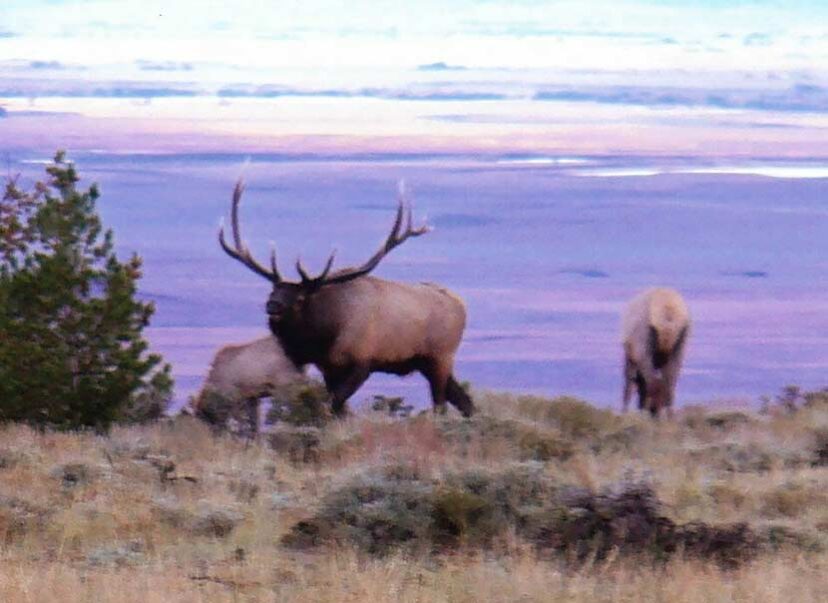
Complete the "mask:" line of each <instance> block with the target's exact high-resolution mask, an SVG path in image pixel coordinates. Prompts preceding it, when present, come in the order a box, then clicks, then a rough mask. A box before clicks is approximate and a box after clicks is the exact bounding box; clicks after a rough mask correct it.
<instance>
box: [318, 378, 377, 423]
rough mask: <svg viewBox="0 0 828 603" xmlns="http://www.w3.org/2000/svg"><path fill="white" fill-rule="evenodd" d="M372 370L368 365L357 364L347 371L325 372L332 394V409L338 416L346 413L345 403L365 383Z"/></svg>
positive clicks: (329, 390)
mask: <svg viewBox="0 0 828 603" xmlns="http://www.w3.org/2000/svg"><path fill="white" fill-rule="evenodd" d="M370 374H371V370H370V369H369V368H368V367H366V366H355V367H352V368H350V370H348V371H347V372H344V371H331V372H330V373H325V385H326V387H327V388H328V393H329V394H330V395H331V410H332V411H333V414H335V415H336V416H342V415H344V414H345V403H346V402H347V401H348V398H350V397H351V396H353V395H354V393H355V392H356V390H358V389H359V388H360V387H361V386H362V384H363V383H365V381H366V379H368V376H369V375H370Z"/></svg>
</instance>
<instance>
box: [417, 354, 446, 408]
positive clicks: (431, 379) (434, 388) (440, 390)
mask: <svg viewBox="0 0 828 603" xmlns="http://www.w3.org/2000/svg"><path fill="white" fill-rule="evenodd" d="M420 372H421V373H422V374H423V377H425V378H426V379H427V380H428V385H429V387H430V388H431V404H432V406H431V409H432V411H433V412H434V414H440V415H444V414H446V389H447V386H448V380H449V377H451V369H450V368H448V369H447V368H446V367H444V366H442V365H441V364H440V363H439V362H434V361H430V362H426V363H425V365H424V366H423V367H422V368H421V369H420Z"/></svg>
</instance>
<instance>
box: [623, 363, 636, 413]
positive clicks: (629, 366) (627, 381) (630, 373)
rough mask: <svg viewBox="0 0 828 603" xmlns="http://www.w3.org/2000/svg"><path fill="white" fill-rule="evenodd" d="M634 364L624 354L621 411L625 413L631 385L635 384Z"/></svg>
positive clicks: (630, 393) (628, 403)
mask: <svg viewBox="0 0 828 603" xmlns="http://www.w3.org/2000/svg"><path fill="white" fill-rule="evenodd" d="M635 375H636V370H635V364H634V363H633V361H632V360H631V359H630V357H629V356H628V355H627V354H624V397H623V398H622V404H623V406H622V409H623V411H624V412H627V408H628V407H629V405H630V397H631V396H632V391H633V385H634V384H635Z"/></svg>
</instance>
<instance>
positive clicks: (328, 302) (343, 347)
mask: <svg viewBox="0 0 828 603" xmlns="http://www.w3.org/2000/svg"><path fill="white" fill-rule="evenodd" d="M242 190H243V187H242V185H241V183H238V184H237V185H236V188H235V191H234V193H233V201H232V211H231V218H232V230H233V243H234V246H232V247H231V246H230V245H229V244H228V243H227V242H226V241H225V239H224V231H223V229H222V230H220V231H219V242H220V244H221V247H222V249H224V251H225V252H226V253H227V254H228V255H230V256H231V257H232V258H234V259H236V260H238V261H240V262H241V263H242V264H244V265H245V266H247V267H248V268H249V269H251V270H252V271H253V272H255V273H256V274H258V275H259V276H262V277H264V278H266V279H267V280H269V281H270V282H271V283H273V289H272V291H271V293H270V296H269V298H268V301H267V313H268V324H269V326H270V329H271V331H272V332H273V334H274V335H275V336H276V338H277V339H278V340H279V343H280V344H281V345H282V347H283V348H284V350H285V353H286V354H287V356H288V358H290V360H291V361H293V363H294V364H295V365H296V366H298V367H304V366H306V365H308V364H313V365H315V366H316V367H317V368H318V369H319V371H320V372H321V373H322V376H323V378H324V380H325V386H326V388H327V390H328V393H329V395H330V397H331V404H332V410H333V411H334V413H337V414H340V413H342V412H344V409H345V403H346V402H347V400H348V398H350V397H351V396H352V395H353V394H354V393H355V392H356V390H357V389H359V387H360V386H361V385H362V384H363V383H364V382H365V380H366V379H367V378H368V376H369V375H370V374H371V373H374V372H385V373H394V374H399V375H404V374H408V373H411V372H413V371H418V372H420V373H422V374H423V375H424V376H425V377H426V379H427V380H428V381H429V384H430V386H431V396H432V401H433V403H434V407H435V409H440V410H442V409H443V408H444V407H445V402H446V400H448V401H449V402H451V403H452V404H453V405H454V406H456V407H457V408H458V410H460V412H462V413H463V414H464V415H466V416H469V415H471V414H472V412H473V411H474V405H473V403H472V400H471V398H470V397H469V396H468V394H467V393H466V392H465V391H464V390H463V388H462V387H461V386H460V384H459V383H458V382H457V381H456V379H455V378H454V376H453V370H454V359H455V354H456V352H457V348H458V346H459V345H460V340H461V338H462V336H463V330H464V328H465V325H466V309H465V306H464V304H463V302H462V301H461V300H460V298H458V297H457V296H456V295H454V294H453V293H451V292H449V291H448V290H446V289H443V288H442V287H439V286H437V285H433V284H428V283H423V284H406V283H399V282H395V281H387V280H384V279H380V278H376V277H373V276H369V273H370V272H371V271H372V270H373V269H374V268H376V266H377V265H378V264H379V263H380V261H381V260H382V258H383V257H385V255H386V254H387V253H388V252H389V251H391V250H392V249H394V248H395V247H397V246H398V245H400V244H402V243H403V242H404V241H405V240H407V239H408V238H412V237H417V236H420V235H422V234H424V233H426V232H428V229H427V228H426V227H420V228H414V227H413V225H412V218H411V210H410V208H409V209H408V210H407V211H406V208H405V205H404V203H403V201H402V200H401V201H400V204H399V207H398V210H397V216H396V219H395V221H394V225H393V227H392V228H391V232H390V234H389V235H388V237H387V238H386V240H385V242H384V243H383V245H382V246H381V247H380V249H379V250H378V251H377V252H376V253H375V254H374V255H373V256H372V257H371V258H370V259H369V260H368V261H367V262H365V263H364V264H363V265H362V266H359V267H357V268H345V269H342V270H338V271H335V272H333V273H331V267H332V265H333V259H334V256H333V255H331V257H330V258H329V259H328V262H327V264H326V265H325V268H324V269H323V270H322V273H321V274H320V275H319V276H317V277H313V278H312V277H310V276H308V274H307V273H306V272H305V269H304V267H303V266H302V264H301V262H298V261H297V262H296V269H297V271H298V272H299V275H300V276H301V281H300V282H289V281H285V280H284V279H283V278H282V277H281V275H280V274H279V271H278V269H277V266H276V257H275V254H271V261H270V267H269V268H266V267H264V266H262V265H261V264H259V263H258V262H257V261H256V260H255V259H253V257H252V256H251V254H250V251H249V250H248V249H247V247H246V245H245V244H244V242H243V241H242V238H241V234H240V231H239V219H238V208H239V203H240V200H241V195H242Z"/></svg>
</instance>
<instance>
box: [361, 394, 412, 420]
mask: <svg viewBox="0 0 828 603" xmlns="http://www.w3.org/2000/svg"><path fill="white" fill-rule="evenodd" d="M371 410H373V411H375V412H380V413H383V414H387V415H389V416H391V417H400V418H403V419H405V418H407V417H410V416H411V411H413V410H414V407H413V406H412V405H411V404H406V403H405V398H402V397H388V396H381V395H377V396H374V400H373V401H372V402H371Z"/></svg>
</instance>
